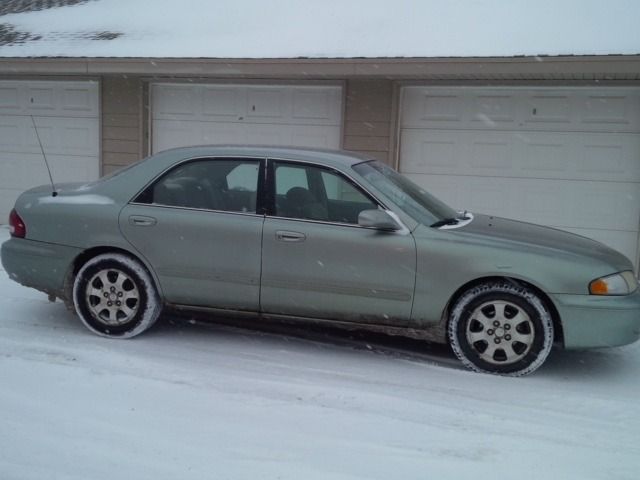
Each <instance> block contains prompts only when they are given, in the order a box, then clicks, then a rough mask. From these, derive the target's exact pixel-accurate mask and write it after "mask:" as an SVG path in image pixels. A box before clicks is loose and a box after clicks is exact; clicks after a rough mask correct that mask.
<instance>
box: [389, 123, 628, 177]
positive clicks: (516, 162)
mask: <svg viewBox="0 0 640 480" xmlns="http://www.w3.org/2000/svg"><path fill="white" fill-rule="evenodd" d="M638 152H640V135H632V134H611V133H608V134H607V133H592V134H569V133H548V132H476V131H446V130H419V129H406V130H403V132H402V135H401V169H402V171H403V172H406V173H420V172H429V173H438V174H447V175H456V174H457V175H480V176H497V177H525V178H527V177H535V178H563V179H573V180H607V181H612V182H628V181H634V182H640V161H638Z"/></svg>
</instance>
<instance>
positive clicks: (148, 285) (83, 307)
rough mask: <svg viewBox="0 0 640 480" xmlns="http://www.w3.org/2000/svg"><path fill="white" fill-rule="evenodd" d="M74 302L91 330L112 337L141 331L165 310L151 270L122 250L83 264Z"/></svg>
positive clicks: (83, 320)
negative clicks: (149, 271) (124, 253)
mask: <svg viewBox="0 0 640 480" xmlns="http://www.w3.org/2000/svg"><path fill="white" fill-rule="evenodd" d="M73 304H74V307H75V310H76V313H77V314H78V316H79V317H80V319H81V320H82V323H84V325H85V326H86V327H87V328H88V329H89V330H91V331H92V332H93V333H95V334H97V335H101V336H103V337H110V338H131V337H135V336H136V335H139V334H141V333H142V332H144V331H145V330H147V329H148V328H150V327H151V326H152V325H153V324H154V323H155V321H156V320H157V319H158V316H159V315H160V312H161V310H162V308H161V303H160V297H159V295H158V292H157V290H156V288H155V285H154V283H153V280H152V279H151V276H150V275H149V273H148V272H147V270H146V269H145V268H144V267H143V266H142V265H141V264H140V263H139V262H138V261H136V260H134V259H132V258H131V257H128V256H126V255H123V254H120V253H106V254H102V255H98V256H96V257H94V258H92V259H91V260H89V261H88V262H87V263H85V264H84V265H83V266H82V268H81V269H80V271H79V272H78V274H77V275H76V278H75V280H74V283H73Z"/></svg>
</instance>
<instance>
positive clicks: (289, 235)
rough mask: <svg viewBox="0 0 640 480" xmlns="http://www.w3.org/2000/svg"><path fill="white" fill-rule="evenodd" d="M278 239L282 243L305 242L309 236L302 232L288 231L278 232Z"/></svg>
mask: <svg viewBox="0 0 640 480" xmlns="http://www.w3.org/2000/svg"><path fill="white" fill-rule="evenodd" d="M276 238H277V239H278V240H280V241H281V242H304V241H305V240H306V238H307V236H306V235H305V234H304V233H300V232H289V231H286V230H278V231H277V232H276Z"/></svg>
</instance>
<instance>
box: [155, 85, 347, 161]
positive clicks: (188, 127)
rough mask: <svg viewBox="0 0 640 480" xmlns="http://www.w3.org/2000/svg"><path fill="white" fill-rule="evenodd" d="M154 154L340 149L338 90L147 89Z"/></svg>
mask: <svg viewBox="0 0 640 480" xmlns="http://www.w3.org/2000/svg"><path fill="white" fill-rule="evenodd" d="M151 104H152V122H153V126H152V149H153V151H154V152H157V151H160V150H165V149H167V148H172V147H178V146H184V145H202V144H262V145H294V146H303V147H324V148H338V147H339V146H340V131H341V117H342V115H341V112H342V90H341V87H338V86H317V85H310V86H298V85H295V86H294V85H193V84H155V85H152V86H151Z"/></svg>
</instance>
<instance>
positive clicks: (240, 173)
mask: <svg viewBox="0 0 640 480" xmlns="http://www.w3.org/2000/svg"><path fill="white" fill-rule="evenodd" d="M259 169H260V162H259V161H257V160H255V161H254V160H244V159H242V160H198V161H193V162H188V163H185V164H182V165H179V166H177V167H176V168H174V169H173V170H171V171H170V172H168V173H167V174H165V175H164V176H163V177H162V178H160V179H159V180H158V181H156V182H155V183H153V184H152V185H151V186H149V187H148V188H147V189H146V190H145V191H144V192H143V193H142V194H141V195H139V196H138V198H137V199H136V202H138V203H148V204H154V205H164V206H172V207H187V208H199V209H205V210H222V211H227V212H246V213H255V212H256V198H257V187H258V171H259Z"/></svg>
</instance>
